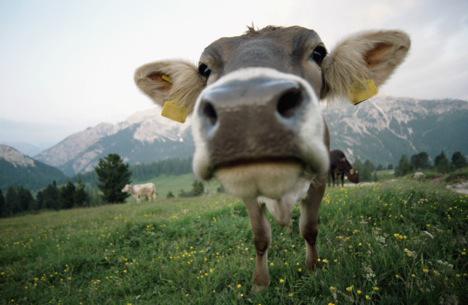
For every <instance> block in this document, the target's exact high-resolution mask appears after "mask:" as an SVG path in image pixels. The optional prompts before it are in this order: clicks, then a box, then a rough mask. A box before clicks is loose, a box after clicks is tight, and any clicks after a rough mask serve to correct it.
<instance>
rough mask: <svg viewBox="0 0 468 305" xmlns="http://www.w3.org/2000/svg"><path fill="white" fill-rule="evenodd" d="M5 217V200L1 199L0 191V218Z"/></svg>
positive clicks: (0, 191)
mask: <svg viewBox="0 0 468 305" xmlns="http://www.w3.org/2000/svg"><path fill="white" fill-rule="evenodd" d="M3 216H5V198H4V197H3V193H2V190H0V217H3Z"/></svg>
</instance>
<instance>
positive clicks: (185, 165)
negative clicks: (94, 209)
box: [73, 158, 192, 185]
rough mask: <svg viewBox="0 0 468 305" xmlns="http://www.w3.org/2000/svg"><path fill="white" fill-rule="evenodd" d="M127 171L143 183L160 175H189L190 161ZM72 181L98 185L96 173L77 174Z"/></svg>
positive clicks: (166, 162)
mask: <svg viewBox="0 0 468 305" xmlns="http://www.w3.org/2000/svg"><path fill="white" fill-rule="evenodd" d="M128 169H129V171H130V172H131V173H132V179H134V180H136V181H145V180H149V179H152V178H155V177H159V176H162V175H182V174H187V173H190V172H191V171H192V159H191V158H186V159H177V158H176V159H167V160H161V161H157V162H153V163H149V164H137V165H132V166H130V167H129V168H128ZM73 180H74V181H78V180H82V181H84V182H86V183H88V184H90V185H97V184H98V183H99V178H98V175H97V173H96V171H92V172H89V173H84V174H78V175H76V176H75V177H74V178H73Z"/></svg>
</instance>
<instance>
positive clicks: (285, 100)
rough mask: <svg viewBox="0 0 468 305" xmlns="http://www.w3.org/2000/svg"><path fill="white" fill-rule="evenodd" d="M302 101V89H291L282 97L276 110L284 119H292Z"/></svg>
mask: <svg viewBox="0 0 468 305" xmlns="http://www.w3.org/2000/svg"><path fill="white" fill-rule="evenodd" d="M302 99H303V96H302V90H301V89H300V88H291V89H289V90H287V91H286V92H284V93H283V94H282V95H281V97H280V98H279V100H278V104H277V106H276V110H277V111H278V113H279V114H280V115H281V116H282V117H284V118H290V117H292V116H294V114H295V112H296V110H297V109H298V108H299V106H300V105H301V103H302Z"/></svg>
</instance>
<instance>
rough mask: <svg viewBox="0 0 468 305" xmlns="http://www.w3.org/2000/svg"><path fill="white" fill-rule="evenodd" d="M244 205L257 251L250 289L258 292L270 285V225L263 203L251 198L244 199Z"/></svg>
mask: <svg viewBox="0 0 468 305" xmlns="http://www.w3.org/2000/svg"><path fill="white" fill-rule="evenodd" d="M245 205H246V207H247V211H248V213H249V217H250V223H251V224H252V232H253V236H254V244H255V250H256V252H257V256H256V261H255V272H254V274H253V282H254V283H253V287H252V291H254V292H259V291H262V290H263V289H265V288H267V287H268V285H270V274H269V272H268V247H269V246H270V244H271V226H270V223H269V222H268V219H267V218H266V215H265V205H264V204H259V203H257V200H256V199H251V200H245Z"/></svg>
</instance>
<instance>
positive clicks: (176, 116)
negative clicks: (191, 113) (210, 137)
mask: <svg viewBox="0 0 468 305" xmlns="http://www.w3.org/2000/svg"><path fill="white" fill-rule="evenodd" d="M161 115H162V116H165V117H166V118H168V119H171V120H173V121H176V122H179V123H184V122H185V119H186V118H187V115H188V113H187V108H185V107H184V106H181V105H178V104H177V103H176V102H175V101H170V100H169V101H166V102H165V103H164V106H163V108H162V111H161Z"/></svg>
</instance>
